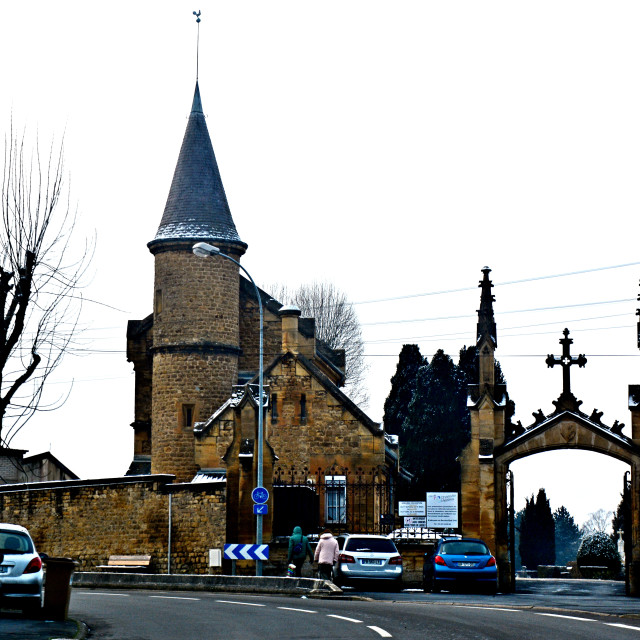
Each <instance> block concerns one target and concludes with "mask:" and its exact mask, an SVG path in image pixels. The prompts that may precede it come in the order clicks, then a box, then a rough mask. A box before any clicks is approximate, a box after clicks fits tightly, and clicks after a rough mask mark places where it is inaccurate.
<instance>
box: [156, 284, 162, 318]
mask: <svg viewBox="0 0 640 640" xmlns="http://www.w3.org/2000/svg"><path fill="white" fill-rule="evenodd" d="M155 310H156V313H162V289H156V299H155Z"/></svg>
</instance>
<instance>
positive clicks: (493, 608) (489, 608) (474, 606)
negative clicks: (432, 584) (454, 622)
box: [453, 604, 522, 613]
mask: <svg viewBox="0 0 640 640" xmlns="http://www.w3.org/2000/svg"><path fill="white" fill-rule="evenodd" d="M453 606H454V607H457V608H458V609H482V610H483V611H517V612H518V613H520V612H521V611H522V610H521V609H506V608H505V607H480V606H477V605H473V604H455V605H453Z"/></svg>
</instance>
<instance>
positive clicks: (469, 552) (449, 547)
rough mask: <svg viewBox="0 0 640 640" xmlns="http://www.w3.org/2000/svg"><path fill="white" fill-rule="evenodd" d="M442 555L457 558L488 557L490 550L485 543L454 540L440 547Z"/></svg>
mask: <svg viewBox="0 0 640 640" xmlns="http://www.w3.org/2000/svg"><path fill="white" fill-rule="evenodd" d="M440 553H445V554H447V553H448V554H449V555H456V556H488V555H490V553H489V549H488V548H487V545H486V544H484V542H480V541H475V540H453V541H451V542H445V543H443V544H442V546H441V547H440Z"/></svg>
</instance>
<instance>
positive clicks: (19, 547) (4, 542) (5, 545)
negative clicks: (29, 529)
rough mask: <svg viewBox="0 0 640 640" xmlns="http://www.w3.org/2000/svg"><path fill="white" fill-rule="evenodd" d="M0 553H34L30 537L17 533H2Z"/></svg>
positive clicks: (0, 533)
mask: <svg viewBox="0 0 640 640" xmlns="http://www.w3.org/2000/svg"><path fill="white" fill-rule="evenodd" d="M0 552H2V553H33V545H32V544H31V540H30V538H29V536H25V535H24V534H22V533H19V532H16V531H0Z"/></svg>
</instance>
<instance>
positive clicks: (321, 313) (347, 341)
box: [271, 282, 369, 406]
mask: <svg viewBox="0 0 640 640" xmlns="http://www.w3.org/2000/svg"><path fill="white" fill-rule="evenodd" d="M271 290H272V291H273V293H272V295H273V296H274V297H275V298H276V299H277V300H278V301H279V302H282V303H283V304H295V305H296V306H298V307H299V308H300V311H301V312H302V317H303V318H315V320H316V337H318V338H319V339H320V340H322V341H323V342H325V343H326V344H327V345H328V346H329V347H331V348H332V349H344V351H345V356H346V367H345V389H344V390H345V393H347V395H348V396H349V397H350V398H351V399H352V400H353V401H354V402H357V403H358V404H360V405H363V406H366V405H367V403H368V401H369V396H368V393H367V388H366V384H365V376H366V373H367V369H368V366H367V364H366V363H365V359H364V343H363V341H362V330H361V329H360V321H359V320H358V315H357V314H356V311H355V309H354V308H353V304H352V303H351V302H349V300H348V299H347V296H346V295H345V294H344V293H343V292H342V291H340V290H339V289H338V288H337V287H335V286H334V285H333V284H331V283H329V282H312V283H310V284H302V285H300V286H299V287H298V288H297V289H294V290H290V289H288V288H287V287H286V286H283V285H276V286H274V287H272V288H271Z"/></svg>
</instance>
